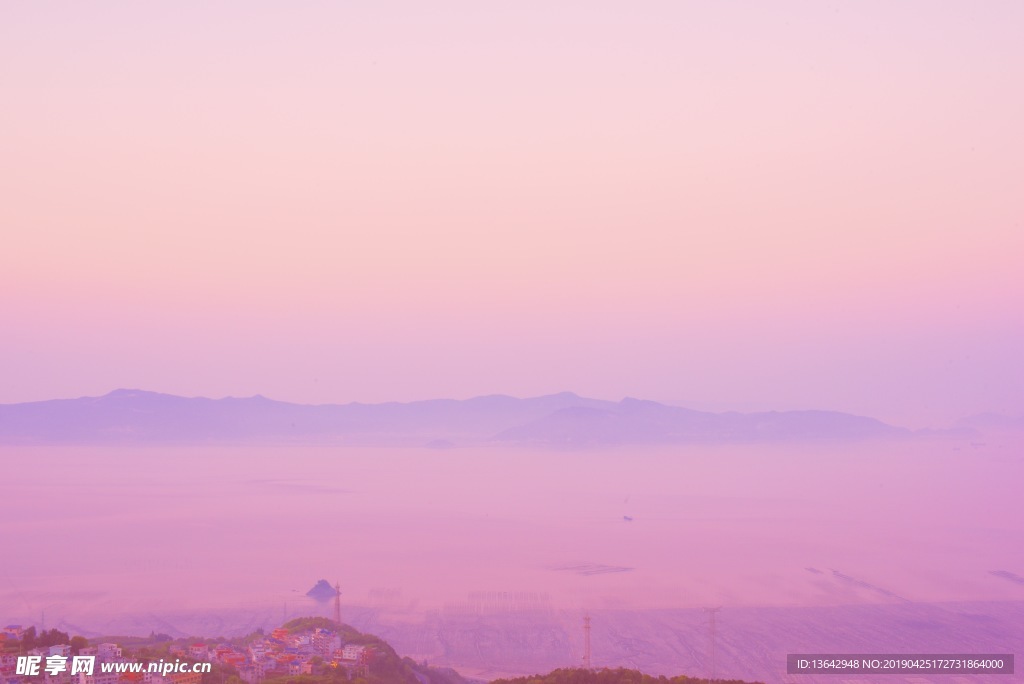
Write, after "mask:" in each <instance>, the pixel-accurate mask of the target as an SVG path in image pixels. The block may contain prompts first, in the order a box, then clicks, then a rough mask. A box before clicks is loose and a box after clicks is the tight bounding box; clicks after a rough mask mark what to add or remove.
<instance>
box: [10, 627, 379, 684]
mask: <svg viewBox="0 0 1024 684" xmlns="http://www.w3.org/2000/svg"><path fill="white" fill-rule="evenodd" d="M22 633H23V630H22V628H21V627H20V626H19V625H9V626H7V627H5V628H4V629H3V631H2V632H0V684H202V677H203V675H202V673H200V672H191V671H189V672H185V671H180V672H159V671H156V672H149V671H143V672H130V671H128V672H104V671H103V670H104V668H103V664H105V663H106V664H109V663H130V662H138V661H136V660H134V659H133V658H132V655H131V653H126V652H124V651H123V650H122V648H121V647H119V646H118V645H117V644H112V643H104V644H97V645H95V646H87V647H84V648H81V649H80V650H79V653H78V655H79V656H93V657H94V659H95V667H94V668H93V671H92V673H91V674H87V673H85V672H77V673H72V672H71V668H67V669H65V670H64V671H61V672H56V673H51V672H47V671H46V670H45V663H46V662H47V659H48V658H50V657H52V656H58V658H57V660H58V661H59V660H60V659H61V658H66V659H68V660H69V661H70V660H71V656H72V652H71V646H70V644H59V645H56V646H47V647H43V648H34V649H31V650H30V651H27V652H24V653H22V652H20V651H19V652H17V653H15V652H13V651H12V649H5V648H4V645H5V642H6V641H7V640H11V641H12V642H18V643H20V640H21V637H22ZM373 654H374V651H373V648H372V647H367V646H362V645H358V644H346V643H343V641H342V639H341V637H340V636H339V635H338V634H337V633H336V632H334V631H331V630H327V629H319V628H318V629H315V630H312V631H305V632H299V633H295V634H292V633H290V632H289V631H288V630H286V629H275V630H274V631H273V632H271V634H270V635H269V636H266V637H263V638H258V639H256V640H254V641H252V642H250V643H249V644H248V645H247V646H244V647H239V646H233V645H231V644H216V643H214V644H206V643H194V644H191V645H188V646H183V645H179V644H171V645H170V646H169V655H170V657H169V658H165V659H164V661H167V662H176V661H179V660H183V661H186V662H188V661H191V662H197V663H221V664H223V665H228V666H231V667H232V668H234V669H235V670H236V671H237V672H238V674H239V676H240V677H241V679H242V680H243V681H245V682H246V683H247V684H259V683H260V682H262V681H263V680H265V679H268V678H271V677H281V676H288V675H299V674H313V673H314V668H315V667H316V666H317V665H319V666H321V667H329V668H341V669H343V670H345V671H346V672H347V673H348V676H349V677H352V676H355V675H359V674H365V673H366V671H367V668H368V666H369V664H370V661H371V660H372V658H373ZM24 656H35V657H37V658H41V660H42V661H43V664H44V667H43V668H40V671H39V672H38V674H25V673H20V672H19V671H18V659H19V657H22V658H24ZM161 662H163V661H161ZM106 669H113V668H110V667H109V666H108V668H106ZM142 669H143V670H146V668H145V667H143V668H142ZM182 669H183V668H182Z"/></svg>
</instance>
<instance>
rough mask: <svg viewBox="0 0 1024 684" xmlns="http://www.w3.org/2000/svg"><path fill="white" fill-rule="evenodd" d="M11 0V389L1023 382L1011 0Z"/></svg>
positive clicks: (881, 398)
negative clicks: (286, 0) (156, 0)
mask: <svg viewBox="0 0 1024 684" xmlns="http://www.w3.org/2000/svg"><path fill="white" fill-rule="evenodd" d="M3 15H4V16H3V20H2V21H0V89H2V92H3V93H4V100H5V102H6V103H7V105H6V106H4V107H3V108H0V130H2V131H3V133H2V139H3V143H2V147H3V150H2V153H0V184H2V186H3V188H4V201H3V202H2V203H0V231H2V233H3V236H2V237H3V239H2V244H3V247H2V249H0V292H2V296H0V320H2V321H3V324H2V325H3V334H2V335H0V377H3V378H4V383H3V386H2V387H0V401H2V402H17V401H29V400H38V399H48V398H53V397H68V396H79V395H97V394H103V393H105V392H107V391H109V390H110V389H112V388H114V387H142V388H145V389H151V390H157V391H165V392H172V393H176V394H182V395H190V396H191V395H205V396H214V397H216V396H224V395H236V396H238V395H249V394H255V393H262V394H264V395H267V396H271V397H274V398H277V399H283V400H291V401H299V402H309V403H315V402H345V401H352V400H359V401H384V400H411V399H421V398H428V397H438V396H450V397H468V396H472V395H478V394H488V393H492V392H503V393H508V394H514V395H519V396H527V395H538V394H544V393H548V392H555V391H561V390H573V391H576V392H579V393H581V394H585V395H591V396H597V397H602V398H611V399H618V398H620V397H622V396H626V395H631V396H640V397H644V398H650V399H658V400H666V401H677V402H681V403H687V402H694V403H693V405H695V406H700V405H705V406H708V407H713V408H730V407H738V408H777V409H788V408H828V409H837V410H846V411H852V412H856V413H862V414H869V415H874V416H877V417H880V418H883V419H887V420H890V421H893V422H897V423H902V424H905V425H909V426H911V427H918V426H924V425H940V424H944V423H947V422H949V421H951V420H953V419H955V418H958V417H960V416H962V415H965V414H970V413H975V412H979V411H987V410H995V411H1001V412H1005V413H1021V412H1024V398H1022V394H1021V391H1020V388H1021V387H1024V364H1021V361H1020V352H1019V350H1020V349H1022V348H1024V321H1022V315H1024V314H1022V312H1024V301H1022V300H1024V297H1022V291H1024V286H1022V281H1021V277H1020V275H1019V269H1020V259H1021V255H1022V254H1024V237H1022V236H1024V217H1022V209H1021V203H1020V189H1021V188H1022V187H1024V135H1022V133H1021V126H1020V122H1021V121H1024V89H1022V88H1021V87H1020V86H1021V83H1024V48H1022V47H1021V46H1022V45H1024V5H1022V4H1021V3H1019V2H1012V1H1007V2H987V3H932V2H906V3H899V4H895V5H894V4H892V3H883V2H858V3H834V2H802V3H800V2H787V3H771V4H770V5H759V4H756V3H742V4H741V3H711V2H704V3H675V2H646V3H640V4H636V3H605V2H585V3H584V2H562V3H555V4H552V3H533V2H526V3H511V2H510V3H484V4H481V3H473V2H464V3H451V2H448V3H440V4H438V3H430V4H424V3H412V2H407V3H398V2H392V3H388V2H384V3H333V2H306V3H301V4H299V5H295V4H288V5H282V4H280V3H268V2H253V1H247V2H238V1H234V2H222V3H216V4H214V5H210V4H207V3H195V2H192V3H172V4H164V5H153V4H148V3H141V4H140V3H133V2H103V3H88V4H82V3H69V2H68V3H19V4H12V5H9V6H7V7H5V8H4V10H3Z"/></svg>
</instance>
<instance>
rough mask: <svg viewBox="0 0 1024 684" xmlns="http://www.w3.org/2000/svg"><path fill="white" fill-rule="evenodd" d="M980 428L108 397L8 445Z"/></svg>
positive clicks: (608, 411) (64, 409) (52, 410)
mask: <svg viewBox="0 0 1024 684" xmlns="http://www.w3.org/2000/svg"><path fill="white" fill-rule="evenodd" d="M978 434H979V433H978V430H977V428H976V427H975V426H974V425H967V424H964V425H961V426H959V427H956V428H954V429H951V430H937V431H936V430H930V431H920V432H918V433H915V432H913V431H911V430H908V429H906V428H902V427H897V426H893V425H889V424H887V423H883V422H882V421H880V420H877V419H875V418H869V417H865V416H856V415H852V414H848V413H840V412H836V411H767V412H757V413H737V412H726V413H710V412H707V411H696V410H693V409H688V408H682V407H679V406H669V405H666V404H661V403H658V402H654V401H646V400H640V399H632V398H626V399H623V400H622V401H618V402H613V401H604V400H601V399H588V398H586V397H581V396H579V395H577V394H573V393H572V392H562V393H559V394H551V395H546V396H542V397H533V398H528V399H518V398H515V397H509V396H504V395H491V396H484V397H476V398H473V399H466V400H453V399H433V400H428V401H415V402H409V403H384V404H359V403H352V404H320V405H306V404H292V403H288V402H283V401H274V400H272V399H267V398H266V397H262V396H254V397H247V398H241V399H240V398H234V397H227V398H224V399H207V398H202V397H196V398H188V397H179V396H174V395H170V394H160V393H157V392H147V391H143V390H130V389H120V390H115V391H113V392H110V393H109V394H105V395H103V396H101V397H80V398H78V399H54V400H49V401H36V402H28V403H21V404H0V443H6V444H119V443H138V444H141V443H153V444H210V443H215V444H245V443H255V442H260V443H279V444H302V443H314V444H325V443H326V444H384V445H395V446H416V447H427V448H433V449H451V448H458V447H460V446H470V445H482V444H490V445H498V444H510V445H525V446H542V447H561V448H580V447H595V446H615V445H656V444H685V443H751V442H780V441H807V440H864V439H907V438H912V437H914V436H917V435H923V436H933V437H934V436H952V437H963V438H971V437H976V436H977V435H978Z"/></svg>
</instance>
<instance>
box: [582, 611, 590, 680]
mask: <svg viewBox="0 0 1024 684" xmlns="http://www.w3.org/2000/svg"><path fill="white" fill-rule="evenodd" d="M583 669H584V670H589V669H590V614H589V613H588V614H587V615H585V616H584V617H583Z"/></svg>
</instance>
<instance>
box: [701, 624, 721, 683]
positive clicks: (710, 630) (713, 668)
mask: <svg viewBox="0 0 1024 684" xmlns="http://www.w3.org/2000/svg"><path fill="white" fill-rule="evenodd" d="M720 610H722V606H717V607H715V608H705V609H704V612H705V613H707V614H708V631H709V632H711V675H710V676H709V677H708V684H711V682H712V681H714V679H715V614H716V613H717V612H718V611H720Z"/></svg>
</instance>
